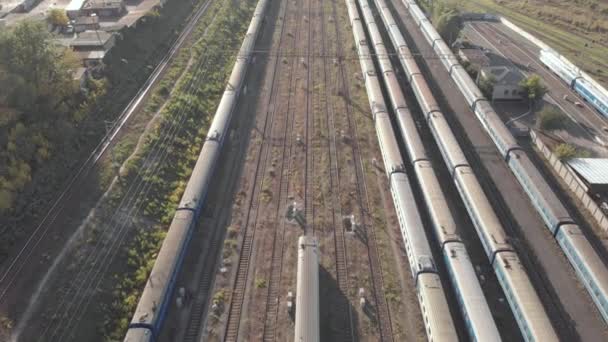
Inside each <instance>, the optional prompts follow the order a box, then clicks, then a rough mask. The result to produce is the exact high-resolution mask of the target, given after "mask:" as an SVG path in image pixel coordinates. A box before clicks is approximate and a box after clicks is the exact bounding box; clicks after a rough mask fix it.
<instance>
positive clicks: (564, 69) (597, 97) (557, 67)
mask: <svg viewBox="0 0 608 342" xmlns="http://www.w3.org/2000/svg"><path fill="white" fill-rule="evenodd" d="M539 59H540V61H541V62H542V63H543V64H544V65H545V66H546V67H547V68H549V70H551V71H552V72H553V73H554V74H556V75H557V76H559V78H561V79H562V80H563V81H564V82H566V84H568V86H569V87H570V88H572V89H573V90H574V91H575V92H576V93H577V94H579V95H580V96H581V97H582V98H583V99H585V101H587V102H589V103H591V105H592V106H593V107H594V108H595V109H596V110H597V111H598V112H600V114H602V115H603V116H605V117H608V92H607V91H606V89H603V88H602V87H601V86H599V85H598V84H597V83H595V82H593V80H591V79H588V78H587V77H586V76H585V75H583V73H582V72H581V70H580V69H579V68H577V67H576V66H575V65H573V64H572V63H569V62H567V61H565V60H564V58H563V57H561V56H560V55H559V54H558V53H557V52H555V51H554V50H550V49H542V50H540V56H539Z"/></svg>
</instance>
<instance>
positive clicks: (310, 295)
mask: <svg viewBox="0 0 608 342" xmlns="http://www.w3.org/2000/svg"><path fill="white" fill-rule="evenodd" d="M297 272H298V274H297V285H296V323H295V325H296V327H295V337H294V341H295V342H302V341H307V342H319V341H320V340H321V335H320V328H319V323H320V320H319V319H320V318H319V250H318V244H317V239H315V238H314V237H312V236H306V235H304V236H300V238H299V239H298V269H297Z"/></svg>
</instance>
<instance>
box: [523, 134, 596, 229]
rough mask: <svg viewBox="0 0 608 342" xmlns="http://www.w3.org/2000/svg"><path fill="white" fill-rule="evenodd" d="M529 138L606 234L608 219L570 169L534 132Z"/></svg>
mask: <svg viewBox="0 0 608 342" xmlns="http://www.w3.org/2000/svg"><path fill="white" fill-rule="evenodd" d="M530 138H532V142H533V143H534V145H536V147H537V148H538V149H539V151H540V152H541V153H542V154H543V156H545V158H546V159H547V160H548V161H549V164H550V165H551V167H552V168H553V170H554V171H555V172H556V173H557V174H558V175H559V176H560V177H561V179H562V180H563V181H564V183H566V185H567V186H568V188H569V189H570V190H571V191H572V193H574V194H575V195H576V197H577V198H578V199H579V201H580V203H581V204H582V205H583V207H584V208H585V209H586V210H587V211H588V212H589V214H590V215H591V217H593V219H594V220H595V222H597V224H598V226H599V227H600V228H601V229H602V231H603V232H604V233H606V232H608V218H607V217H606V215H605V214H604V212H603V211H602V209H601V208H600V207H599V206H598V205H597V204H596V203H595V201H594V200H593V199H592V198H591V196H589V195H588V194H587V190H586V189H585V188H584V187H583V186H581V183H580V181H579V178H578V176H577V175H575V174H574V173H573V172H572V171H570V169H569V168H568V167H567V166H566V165H564V163H562V162H561V161H560V160H559V159H558V158H557V157H556V156H555V155H554V154H553V152H551V150H550V149H549V148H548V147H547V146H546V145H545V144H544V143H543V142H542V140H541V139H540V138H539V137H538V136H537V135H536V132H535V131H534V130H530Z"/></svg>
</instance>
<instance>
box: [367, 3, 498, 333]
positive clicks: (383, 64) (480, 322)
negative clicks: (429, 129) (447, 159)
mask: <svg viewBox="0 0 608 342" xmlns="http://www.w3.org/2000/svg"><path fill="white" fill-rule="evenodd" d="M359 4H360V7H361V11H362V13H363V18H364V21H365V24H366V26H367V30H368V33H369V37H370V42H371V44H372V46H373V48H374V51H375V55H376V56H378V57H377V60H378V64H379V66H380V71H381V75H382V79H383V81H384V84H385V86H386V87H385V88H386V90H387V94H388V97H389V99H390V104H391V107H392V110H393V113H394V115H395V116H396V121H397V123H398V125H399V127H400V129H401V134H402V136H403V137H404V140H405V148H406V150H407V152H408V154H409V156H410V160H411V161H412V162H411V163H412V166H413V169H414V173H415V175H416V177H417V179H418V183H419V184H420V187H421V190H422V192H423V197H424V199H425V203H426V206H427V208H428V211H429V214H430V217H431V220H432V223H433V228H434V233H435V236H436V237H437V239H438V241H439V244H440V249H441V251H442V253H443V256H444V261H445V263H446V266H447V269H448V271H449V272H448V275H449V279H450V282H451V284H452V286H453V288H454V290H455V293H456V296H457V302H458V304H459V308H460V312H461V313H462V316H463V318H464V322H465V325H466V328H467V333H468V334H469V336H470V338H471V340H474V341H475V340H476V341H500V340H501V339H500V334H499V332H498V328H497V327H496V324H495V322H494V319H493V317H492V313H491V311H490V308H489V306H488V303H487V301H486V299H485V297H484V295H483V291H482V290H481V285H480V283H479V280H478V279H477V275H476V273H475V269H474V267H473V264H472V263H471V260H470V258H469V255H468V253H467V251H466V248H465V246H464V244H463V243H462V240H461V239H460V236H459V235H458V233H457V231H456V223H455V222H454V218H453V217H452V214H451V212H450V211H449V209H447V208H448V205H447V202H446V199H445V196H444V194H443V192H442V190H441V187H440V186H439V181H438V179H437V176H436V175H435V171H434V170H433V167H432V165H431V162H430V160H429V158H428V156H427V154H426V150H425V147H424V145H423V144H422V140H421V137H420V135H419V134H418V132H417V128H416V125H415V122H414V120H413V118H412V116H411V112H410V110H409V108H408V106H407V103H406V101H405V98H404V96H403V93H402V91H401V88H400V85H399V81H398V79H397V77H396V75H395V71H394V69H393V66H392V63H391V61H390V59H389V58H388V53H387V50H386V48H385V46H384V42H383V39H382V37H381V35H380V31H379V29H378V26H377V25H376V22H375V19H374V16H373V14H372V10H371V8H370V7H369V4H368V2H367V0H360V1H359ZM384 5H385V3H384V2H383V1H380V2H378V3H377V7H379V6H384ZM383 10H388V9H387V8H381V9H380V11H381V15H382V16H384V15H386V14H388V15H390V12H386V13H383V12H382V11H383ZM383 19H384V18H383ZM389 22H390V24H389V25H387V26H388V27H394V28H396V25H393V24H394V22H392V16H390V21H389ZM397 31H398V29H397ZM399 36H400V33H399ZM406 182H407V177H406V176H405V175H404V174H403V175H399V176H395V177H394V178H393V184H391V186H392V189H393V197H394V202H395V203H399V205H398V206H397V207H398V208H409V210H405V212H416V211H417V210H418V209H422V207H417V206H416V202H415V201H414V198H413V197H412V196H411V194H410V193H408V192H407V190H401V188H402V187H404V188H407V186H406V185H405V184H403V185H401V183H406ZM408 203H409V204H408ZM403 211H404V210H403V209H399V210H397V213H398V214H400V213H401V212H403ZM413 216H414V215H410V218H409V219H410V220H413V221H414V222H410V223H408V222H404V223H403V224H401V227H407V226H415V225H421V223H420V222H419V219H418V218H417V217H416V218H414V217H413ZM399 219H400V220H401V221H407V219H408V218H407V217H402V216H401V215H400V216H399ZM402 233H403V235H404V240H406V241H407V240H409V241H408V242H407V243H406V246H410V245H413V246H416V245H423V244H424V243H425V242H418V241H416V240H415V239H414V238H408V235H409V234H408V232H407V231H406V230H402ZM421 233H422V232H421ZM422 234H423V233H422ZM409 254H410V251H409V250H408V256H409ZM418 267H419V268H422V269H424V268H425V267H428V268H429V269H432V270H433V271H434V267H432V264H431V262H430V261H429V262H425V263H421V264H420V265H419V266H418ZM420 271H421V270H420V269H418V270H412V273H413V274H416V273H420Z"/></svg>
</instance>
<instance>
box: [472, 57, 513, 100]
mask: <svg viewBox="0 0 608 342" xmlns="http://www.w3.org/2000/svg"><path fill="white" fill-rule="evenodd" d="M490 78H493V79H494V80H495V83H494V89H493V91H492V100H493V101H495V100H522V99H523V98H524V90H523V88H522V87H521V86H520V83H521V81H522V80H523V79H524V76H523V75H522V74H521V72H519V70H517V69H515V68H511V67H508V66H488V67H484V68H481V71H480V72H479V77H478V78H477V84H479V81H480V80H482V79H485V80H487V79H490Z"/></svg>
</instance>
